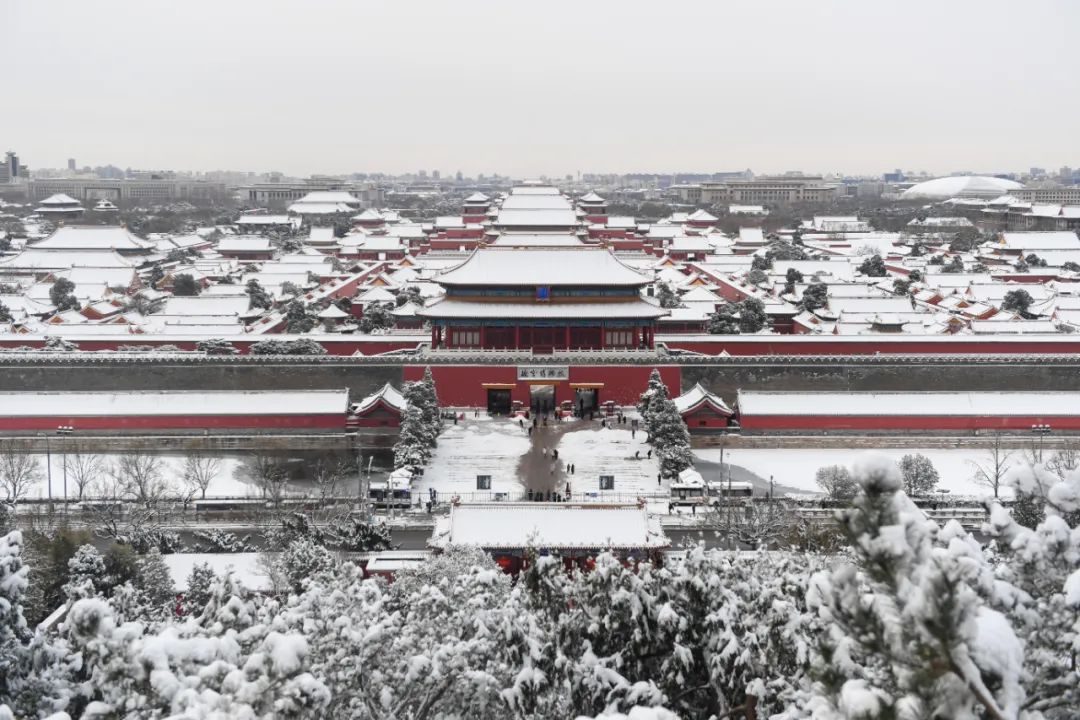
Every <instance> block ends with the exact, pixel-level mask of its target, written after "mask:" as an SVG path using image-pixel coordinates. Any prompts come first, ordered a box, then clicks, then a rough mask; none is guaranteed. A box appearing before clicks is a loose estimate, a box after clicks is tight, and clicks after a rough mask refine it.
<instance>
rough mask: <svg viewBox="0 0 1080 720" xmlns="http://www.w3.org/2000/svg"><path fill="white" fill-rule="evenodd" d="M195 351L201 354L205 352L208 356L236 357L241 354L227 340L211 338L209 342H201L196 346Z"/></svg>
mask: <svg viewBox="0 0 1080 720" xmlns="http://www.w3.org/2000/svg"><path fill="white" fill-rule="evenodd" d="M195 349H196V350H198V351H199V352H204V353H206V354H207V355H235V354H236V353H238V352H239V350H237V349H236V346H235V345H233V344H232V343H231V342H229V341H228V340H226V339H225V338H210V339H209V340H200V341H199V342H198V344H196V345H195Z"/></svg>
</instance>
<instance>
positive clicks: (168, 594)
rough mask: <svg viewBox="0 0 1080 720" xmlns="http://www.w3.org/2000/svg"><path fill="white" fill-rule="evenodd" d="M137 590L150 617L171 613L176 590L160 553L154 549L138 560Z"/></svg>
mask: <svg viewBox="0 0 1080 720" xmlns="http://www.w3.org/2000/svg"><path fill="white" fill-rule="evenodd" d="M136 582H137V589H138V591H139V595H140V597H141V599H142V601H143V602H144V604H145V607H146V610H147V613H148V614H149V615H150V616H155V615H160V614H164V613H167V612H169V611H171V609H172V604H173V599H174V598H175V596H176V590H175V588H174V587H173V583H172V575H171V574H170V573H169V568H168V566H167V565H165V561H164V560H162V558H161V553H160V552H159V551H158V550H157V549H156V548H155V549H153V550H151V551H150V552H149V553H147V554H146V555H143V556H141V557H140V558H139V561H138V575H137V576H136Z"/></svg>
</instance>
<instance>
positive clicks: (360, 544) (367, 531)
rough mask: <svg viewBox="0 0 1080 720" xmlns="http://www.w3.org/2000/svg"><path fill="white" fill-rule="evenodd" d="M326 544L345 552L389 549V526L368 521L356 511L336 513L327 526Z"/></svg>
mask: <svg viewBox="0 0 1080 720" xmlns="http://www.w3.org/2000/svg"><path fill="white" fill-rule="evenodd" d="M327 536H328V537H327V540H328V544H330V545H332V546H333V547H336V548H338V549H340V550H344V551H346V552H372V551H375V550H389V549H390V547H391V538H390V528H388V527H387V526H386V525H385V524H384V523H379V524H374V523H369V522H368V521H367V519H366V518H364V516H363V515H361V514H360V513H358V512H350V513H345V514H343V515H338V516H337V517H335V518H334V519H333V520H331V522H330V527H329V528H327Z"/></svg>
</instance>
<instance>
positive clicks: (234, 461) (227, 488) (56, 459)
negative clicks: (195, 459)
mask: <svg viewBox="0 0 1080 720" xmlns="http://www.w3.org/2000/svg"><path fill="white" fill-rule="evenodd" d="M119 457H120V456H119V455H117V454H108V453H102V454H101V458H102V463H103V466H104V467H108V466H111V465H113V464H115V462H116V461H117V460H118V459H119ZM161 460H162V466H163V470H162V474H163V476H164V477H165V479H167V480H169V481H170V482H172V483H173V484H174V485H175V486H176V487H177V488H182V487H183V482H182V480H181V477H182V475H183V468H184V456H182V455H162V456H161ZM38 462H39V463H40V467H41V481H40V482H38V483H37V485H35V486H34V488H33V489H32V490H31V492H30V493H29V496H30V497H32V498H47V497H48V496H49V493H48V473H47V472H46V467H45V455H39V456H38ZM218 462H219V465H218V472H217V475H216V476H215V477H214V479H213V481H212V482H211V483H210V487H209V488H207V490H206V497H207V498H212V497H246V496H249V495H253V494H255V490H254V488H253V487H252V486H251V485H250V484H248V483H246V482H244V481H243V480H241V479H239V478H238V477H236V472H235V471H236V468H237V467H238V466H239V465H240V458H238V457H221V458H218ZM67 488H68V497H76V496H77V495H78V488H76V487H75V482H74V481H73V480H72V478H71V477H70V476H69V477H68V485H67ZM93 495H94V490H93V485H91V487H89V488H87V490H86V492H85V493H84V497H92V496H93ZM52 496H53V498H55V499H60V498H63V497H64V456H63V453H60V452H53V453H52Z"/></svg>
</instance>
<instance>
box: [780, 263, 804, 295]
mask: <svg viewBox="0 0 1080 720" xmlns="http://www.w3.org/2000/svg"><path fill="white" fill-rule="evenodd" d="M802 281H803V274H802V273H801V272H799V271H798V270H796V269H795V268H788V269H787V272H786V273H785V274H784V294H785V295H791V294H793V293H794V292H795V285H796V284H797V283H801V282H802Z"/></svg>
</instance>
